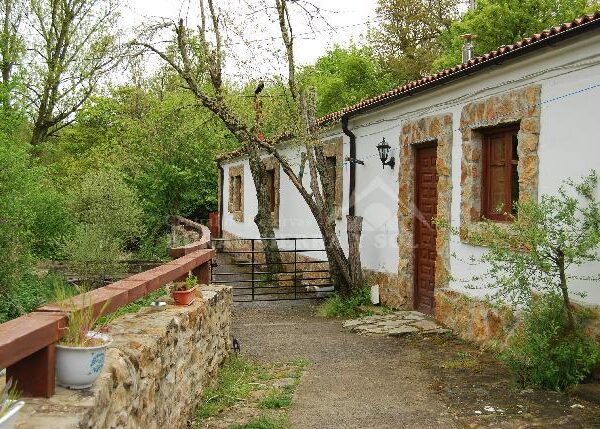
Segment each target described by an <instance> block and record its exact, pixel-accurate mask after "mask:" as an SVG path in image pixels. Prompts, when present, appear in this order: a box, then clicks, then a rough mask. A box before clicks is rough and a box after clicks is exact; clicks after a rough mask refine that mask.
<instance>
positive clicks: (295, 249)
mask: <svg viewBox="0 0 600 429" xmlns="http://www.w3.org/2000/svg"><path fill="white" fill-rule="evenodd" d="M297 272H298V239H297V238H296V237H294V299H297V298H298V276H297V275H296V274H297Z"/></svg>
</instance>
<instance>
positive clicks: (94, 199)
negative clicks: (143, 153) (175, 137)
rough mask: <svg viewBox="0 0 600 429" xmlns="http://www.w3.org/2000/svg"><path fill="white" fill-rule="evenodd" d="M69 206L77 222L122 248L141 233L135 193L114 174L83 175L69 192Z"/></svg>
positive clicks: (138, 204)
mask: <svg viewBox="0 0 600 429" xmlns="http://www.w3.org/2000/svg"><path fill="white" fill-rule="evenodd" d="M70 206H71V210H72V212H73V215H74V216H75V219H76V220H77V222H78V223H80V224H84V225H89V226H91V227H93V228H94V229H95V230H102V231H104V234H106V235H107V236H109V237H111V239H112V240H115V241H116V242H118V243H119V245H120V246H125V245H128V244H130V243H131V242H133V241H136V240H137V239H138V238H139V236H140V234H141V230H142V209H141V207H140V203H139V201H138V198H137V195H136V193H135V191H134V190H133V189H132V188H131V187H129V186H128V185H127V183H125V180H124V179H123V177H122V176H121V174H120V173H119V172H117V171H111V170H99V171H94V170H92V171H89V172H88V173H87V174H85V175H84V176H83V177H82V178H81V181H80V183H79V185H78V186H77V187H76V188H75V189H72V190H71V192H70Z"/></svg>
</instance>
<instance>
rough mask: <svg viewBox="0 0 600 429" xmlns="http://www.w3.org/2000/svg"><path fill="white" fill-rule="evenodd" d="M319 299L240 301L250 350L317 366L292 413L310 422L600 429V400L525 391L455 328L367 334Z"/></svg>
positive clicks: (242, 332) (238, 326) (237, 315)
mask: <svg viewBox="0 0 600 429" xmlns="http://www.w3.org/2000/svg"><path fill="white" fill-rule="evenodd" d="M317 304H318V302H316V301H308V302H307V301H304V302H302V301H300V302H294V301H289V302H274V303H262V304H261V303H249V304H236V306H235V307H234V324H233V333H234V335H235V336H236V337H237V338H238V339H239V340H240V342H241V346H242V352H243V353H246V354H248V355H249V356H250V357H252V358H255V359H258V360H259V361H264V362H286V361H290V360H292V359H296V358H304V359H308V360H310V362H311V364H310V366H309V367H308V369H307V371H306V373H305V374H304V376H303V378H302V379H301V382H300V385H299V386H298V389H297V390H296V394H295V397H294V404H293V406H292V408H291V410H290V413H289V418H290V421H291V423H292V427H293V428H295V429H304V428H395V429H396V428H455V427H457V428H534V427H535V428H569V429H571V428H600V405H599V404H597V403H591V402H586V401H584V400H582V399H578V398H574V397H570V396H568V395H565V394H562V393H556V392H547V391H533V390H530V389H522V388H521V387H519V386H517V385H516V384H515V383H514V380H513V378H512V377H511V375H510V373H509V372H508V371H507V370H506V368H505V367H504V366H503V365H501V364H500V363H499V362H498V360H497V359H496V358H495V356H493V355H492V354H491V353H488V352H485V351H482V350H480V349H478V348H477V347H475V346H474V345H472V344H468V343H464V342H462V341H459V340H457V339H455V338H454V337H452V336H450V335H423V334H419V335H409V336H400V337H387V336H383V335H371V336H368V335H359V334H357V333H354V332H352V331H351V330H350V329H345V328H343V327H342V323H343V321H342V320H328V319H324V318H322V317H320V316H318V315H316V305H317Z"/></svg>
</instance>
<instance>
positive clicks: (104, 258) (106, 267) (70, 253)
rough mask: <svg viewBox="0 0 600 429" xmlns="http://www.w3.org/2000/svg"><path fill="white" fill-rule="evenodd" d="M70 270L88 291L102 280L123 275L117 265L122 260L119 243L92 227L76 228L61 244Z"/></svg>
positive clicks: (97, 228)
mask: <svg viewBox="0 0 600 429" xmlns="http://www.w3.org/2000/svg"><path fill="white" fill-rule="evenodd" d="M63 252H64V255H65V257H66V258H67V260H68V261H69V267H70V268H71V269H72V270H73V271H74V272H75V273H77V275H78V276H79V279H80V281H81V282H82V283H84V284H86V286H87V287H93V286H100V285H102V280H103V279H105V278H109V277H113V276H116V275H118V274H122V273H121V271H122V270H123V267H122V266H121V265H120V264H119V261H120V260H122V259H123V258H124V254H123V252H122V251H121V248H120V245H119V242H118V240H116V239H115V238H114V237H112V236H110V235H107V234H106V233H105V231H104V229H103V228H101V227H97V226H94V225H77V227H75V229H74V232H73V234H72V235H71V236H69V237H67V238H66V240H65V243H64V248H63Z"/></svg>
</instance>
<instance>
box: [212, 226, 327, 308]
mask: <svg viewBox="0 0 600 429" xmlns="http://www.w3.org/2000/svg"><path fill="white" fill-rule="evenodd" d="M263 240H264V239H260V238H232V239H214V240H212V241H213V247H214V248H216V249H218V253H217V257H216V258H215V261H216V262H214V263H213V270H212V281H211V283H213V284H221V285H228V286H232V287H233V297H234V301H237V302H244V301H278V300H298V299H316V298H324V297H327V296H329V295H331V294H332V293H333V292H334V288H333V282H332V280H331V276H330V274H329V262H328V261H327V259H326V258H325V257H323V256H322V254H324V253H325V249H324V247H323V246H322V244H321V245H318V241H321V242H322V238H320V237H319V238H313V237H309V238H306V237H286V238H268V239H266V240H273V241H277V242H278V245H279V246H278V247H280V249H279V256H280V259H281V262H280V263H273V262H268V261H267V258H266V255H265V252H264V250H263V249H262V243H263ZM306 242H308V243H316V244H317V245H316V246H306Z"/></svg>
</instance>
